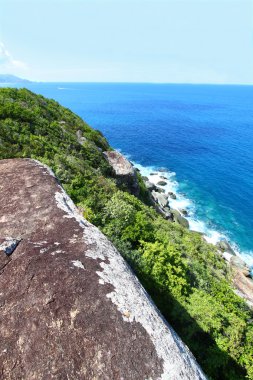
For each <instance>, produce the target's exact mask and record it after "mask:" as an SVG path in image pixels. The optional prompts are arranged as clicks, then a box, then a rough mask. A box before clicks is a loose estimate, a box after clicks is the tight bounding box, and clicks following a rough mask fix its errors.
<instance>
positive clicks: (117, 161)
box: [104, 150, 140, 196]
mask: <svg viewBox="0 0 253 380" xmlns="http://www.w3.org/2000/svg"><path fill="white" fill-rule="evenodd" d="M104 156H105V158H106V159H107V161H108V162H109V164H110V165H111V167H112V169H113V171H114V173H115V176H116V178H117V180H118V182H119V183H120V184H124V185H126V187H127V188H128V189H129V191H130V192H131V193H132V194H134V195H136V196H138V195H139V193H140V188H139V184H138V180H137V174H136V170H135V168H134V166H133V165H132V164H131V162H129V161H128V160H127V159H126V157H124V156H123V155H122V154H121V153H119V152H117V151H115V150H114V151H108V152H104Z"/></svg>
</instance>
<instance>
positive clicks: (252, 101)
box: [26, 83, 253, 265]
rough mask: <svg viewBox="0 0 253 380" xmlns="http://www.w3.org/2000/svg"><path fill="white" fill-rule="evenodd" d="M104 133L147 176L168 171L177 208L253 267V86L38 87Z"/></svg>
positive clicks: (36, 88)
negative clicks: (227, 242)
mask: <svg viewBox="0 0 253 380" xmlns="http://www.w3.org/2000/svg"><path fill="white" fill-rule="evenodd" d="M26 87H27V88H29V89H31V90H32V91H34V92H36V93H40V94H42V95H45V96H47V97H50V98H53V99H55V100H57V101H59V102H60V103H61V104H63V105H64V106H66V107H68V108H70V109H71V110H72V111H74V112H76V113H77V114H79V115H80V116H81V117H82V118H83V119H85V120H86V121H87V122H88V123H89V124H90V125H91V126H92V127H94V128H96V129H99V130H101V131H102V132H103V133H104V135H105V136H106V137H107V139H108V140H109V142H110V144H111V145H112V146H113V147H114V148H116V149H119V150H120V151H122V152H123V153H124V154H126V155H127V156H128V157H129V158H130V159H131V160H132V161H134V162H135V163H136V164H137V165H138V167H139V168H140V169H141V170H142V171H143V173H144V174H149V173H150V171H154V170H156V169H158V168H161V167H163V168H166V169H167V170H168V176H169V179H170V183H169V188H170V189H172V190H173V191H175V192H176V193H177V195H178V199H177V201H176V203H175V204H174V205H173V206H175V207H178V208H180V207H182V208H187V209H188V211H189V215H190V217H189V221H190V226H191V228H192V229H195V230H198V231H202V232H204V233H205V234H206V235H207V238H208V239H209V241H211V242H214V243H215V242H216V241H217V240H219V239H221V238H223V237H226V238H227V239H229V241H230V242H231V243H232V244H233V246H234V248H235V249H236V250H237V251H238V252H239V253H240V254H241V255H242V256H243V257H244V259H245V260H246V261H247V262H248V263H249V264H250V265H253V86H232V85H231V86H214V85H173V84H109V83H108V84H95V83H94V84H85V83H31V84H28V85H27V84H26Z"/></svg>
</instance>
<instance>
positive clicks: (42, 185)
mask: <svg viewBox="0 0 253 380" xmlns="http://www.w3.org/2000/svg"><path fill="white" fill-rule="evenodd" d="M0 184H1V186H0V199H1V202H0V239H1V241H0V245H1V247H2V248H1V250H0V274H1V275H0V306H1V313H0V378H1V379H4V380H21V379H22V380H42V379H43V380H47V379H50V380H51V379H55V380H65V379H66V380H67V379H68V380H91V379H92V380H93V379H101V380H107V379H108V380H114V379H116V380H120V379H126V380H128V379H129V380H130V379H131V380H135V379H136V380H144V379H164V380H165V379H178V380H179V379H189V380H193V379H205V376H204V374H203V373H202V371H201V369H200V368H199V366H198V365H197V363H196V361H195V359H194V357H193V356H192V354H191V353H190V352H189V350H188V349H187V347H186V346H185V345H184V344H183V343H182V342H181V340H180V339H179V337H178V336H177V334H176V333H175V332H174V331H173V330H172V329H171V328H170V327H169V326H168V325H167V324H166V323H165V322H164V320H163V319H162V318H161V316H160V315H159V313H158V311H157V310H156V308H155V307H154V305H153V304H152V302H151V301H150V299H149V297H148V296H147V294H146V293H145V291H144V290H143V288H142V286H141V285H140V283H139V282H138V280H137V279H136V277H135V276H134V275H133V273H132V271H131V270H130V269H129V267H128V266H127V264H126V263H125V262H124V260H123V258H122V257H121V256H120V254H119V253H118V252H117V250H116V249H115V248H114V246H113V245H112V244H111V243H110V242H109V241H108V240H107V238H106V237H105V236H104V235H103V234H102V233H101V232H99V230H98V229H97V228H96V227H94V226H93V225H91V224H90V223H88V222H87V221H86V220H85V219H83V217H82V216H81V215H80V214H79V212H78V210H77V208H76V207H75V206H74V204H73V202H72V201H71V200H70V198H69V197H68V196H67V194H66V193H65V192H64V191H63V189H62V187H61V186H60V184H59V183H58V182H57V180H56V178H55V177H54V175H53V173H52V172H51V171H50V170H48V169H47V168H46V167H45V166H43V165H42V164H40V163H39V162H35V161H32V160H22V159H20V160H18V159H15V160H2V161H0Z"/></svg>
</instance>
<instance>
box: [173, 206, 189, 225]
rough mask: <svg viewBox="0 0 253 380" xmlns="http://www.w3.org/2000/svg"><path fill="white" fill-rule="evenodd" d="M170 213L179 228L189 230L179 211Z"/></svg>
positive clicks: (187, 223)
mask: <svg viewBox="0 0 253 380" xmlns="http://www.w3.org/2000/svg"><path fill="white" fill-rule="evenodd" d="M171 213H172V214H173V219H174V222H176V223H178V224H180V225H181V226H183V227H185V228H189V222H188V220H187V219H185V218H184V217H183V216H182V215H181V214H180V212H179V211H177V210H171Z"/></svg>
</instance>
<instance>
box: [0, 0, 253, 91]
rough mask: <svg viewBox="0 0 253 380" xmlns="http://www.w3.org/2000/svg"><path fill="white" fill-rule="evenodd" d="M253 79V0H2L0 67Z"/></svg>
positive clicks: (33, 74) (40, 73)
mask: <svg viewBox="0 0 253 380" xmlns="http://www.w3.org/2000/svg"><path fill="white" fill-rule="evenodd" d="M4 72H5V73H7V72H8V73H13V74H16V75H19V76H23V77H27V78H29V79H33V80H42V81H95V82H100V81H103V82H173V83H174V82H179V83H243V84H253V0H217V1H216V0H184V1H183V0H0V73H4Z"/></svg>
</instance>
